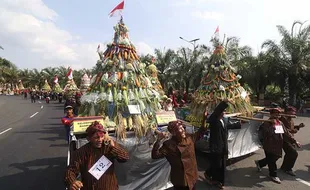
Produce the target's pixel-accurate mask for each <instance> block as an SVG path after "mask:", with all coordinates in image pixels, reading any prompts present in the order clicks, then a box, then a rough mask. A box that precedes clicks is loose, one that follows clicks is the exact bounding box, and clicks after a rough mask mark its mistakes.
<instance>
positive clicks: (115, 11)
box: [109, 0, 125, 17]
mask: <svg viewBox="0 0 310 190" xmlns="http://www.w3.org/2000/svg"><path fill="white" fill-rule="evenodd" d="M124 5H125V1H124V0H123V1H122V2H121V3H120V4H118V5H117V6H116V7H115V8H114V9H113V10H112V11H111V12H110V14H109V15H110V17H112V16H118V15H121V13H122V10H123V9H124Z"/></svg>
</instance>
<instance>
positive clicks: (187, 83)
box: [185, 79, 190, 94]
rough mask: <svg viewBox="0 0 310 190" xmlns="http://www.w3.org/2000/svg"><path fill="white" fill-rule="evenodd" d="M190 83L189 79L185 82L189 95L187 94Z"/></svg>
mask: <svg viewBox="0 0 310 190" xmlns="http://www.w3.org/2000/svg"><path fill="white" fill-rule="evenodd" d="M189 83H190V80H189V79H187V80H186V81H185V90H186V93H187V94H188V93H189Z"/></svg>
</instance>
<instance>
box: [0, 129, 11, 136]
mask: <svg viewBox="0 0 310 190" xmlns="http://www.w3.org/2000/svg"><path fill="white" fill-rule="evenodd" d="M11 129H12V128H8V129H7V130H4V131H2V132H1V133H0V135H2V134H3V133H6V132H8V131H9V130H11Z"/></svg>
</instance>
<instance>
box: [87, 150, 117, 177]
mask: <svg viewBox="0 0 310 190" xmlns="http://www.w3.org/2000/svg"><path fill="white" fill-rule="evenodd" d="M111 165H112V162H111V161H110V160H109V159H108V158H107V157H105V156H104V155H102V157H101V158H100V159H99V160H98V161H97V162H96V163H95V164H94V165H93V166H92V167H91V168H90V169H89V171H88V172H89V173H90V174H91V175H92V176H94V177H95V178H96V179H97V180H99V179H100V178H101V176H102V175H103V174H104V173H105V172H106V171H107V169H109V167H110V166H111Z"/></svg>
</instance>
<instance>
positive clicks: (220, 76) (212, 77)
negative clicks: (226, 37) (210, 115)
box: [191, 45, 254, 118]
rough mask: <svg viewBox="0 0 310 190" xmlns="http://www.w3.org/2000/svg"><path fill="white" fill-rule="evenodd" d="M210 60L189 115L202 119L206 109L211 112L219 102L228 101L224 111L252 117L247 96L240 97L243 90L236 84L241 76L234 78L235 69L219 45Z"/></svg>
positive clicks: (251, 109) (251, 108) (252, 109)
mask: <svg viewBox="0 0 310 190" xmlns="http://www.w3.org/2000/svg"><path fill="white" fill-rule="evenodd" d="M210 60H211V62H210V64H209V65H208V69H207V73H206V74H205V76H204V77H203V78H202V80H201V86H200V87H199V88H198V90H197V91H196V92H195V94H194V97H193V101H192V104H191V109H192V111H191V112H192V113H191V114H192V115H195V116H196V117H197V118H199V117H203V114H204V109H206V108H207V109H208V111H210V112H211V111H212V110H213V109H214V108H215V107H216V106H217V104H218V103H219V102H221V101H222V100H224V99H228V100H229V101H230V102H231V104H229V107H228V108H227V110H226V111H228V112H231V113H236V112H240V113H243V114H244V115H247V116H250V115H252V114H253V111H254V108H253V107H252V105H251V103H250V101H249V98H248V96H249V95H248V94H247V95H246V96H247V97H242V96H241V94H244V93H246V92H245V90H244V89H243V88H242V89H241V88H240V84H239V82H238V80H239V79H240V78H241V76H240V75H237V76H236V74H235V73H234V72H235V69H234V68H233V67H232V66H231V65H230V64H229V62H228V60H227V58H226V54H225V50H224V48H223V47H222V46H221V45H219V46H218V47H217V48H216V49H215V50H214V53H213V55H212V56H211V59H210ZM201 110H203V111H201Z"/></svg>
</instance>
